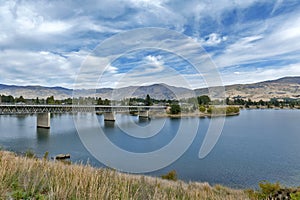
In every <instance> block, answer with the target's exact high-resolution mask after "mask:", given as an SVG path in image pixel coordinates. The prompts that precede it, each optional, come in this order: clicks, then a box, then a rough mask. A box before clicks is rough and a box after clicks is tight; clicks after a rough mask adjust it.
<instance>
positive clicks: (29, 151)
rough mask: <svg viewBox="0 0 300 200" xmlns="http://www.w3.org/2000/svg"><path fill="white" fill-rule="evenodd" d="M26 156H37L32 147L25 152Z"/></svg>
mask: <svg viewBox="0 0 300 200" xmlns="http://www.w3.org/2000/svg"><path fill="white" fill-rule="evenodd" d="M25 157H27V158H35V157H36V156H35V154H34V152H33V151H32V150H31V149H28V150H27V151H26V152H25Z"/></svg>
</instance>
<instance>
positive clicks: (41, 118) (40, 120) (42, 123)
mask: <svg viewBox="0 0 300 200" xmlns="http://www.w3.org/2000/svg"><path fill="white" fill-rule="evenodd" d="M37 127H38V128H48V129H49V128H50V113H38V114H37Z"/></svg>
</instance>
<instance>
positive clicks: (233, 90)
mask: <svg viewBox="0 0 300 200" xmlns="http://www.w3.org/2000/svg"><path fill="white" fill-rule="evenodd" d="M225 90H226V96H227V97H231V98H234V97H240V98H244V99H248V98H250V99H252V100H257V101H258V100H260V99H262V100H269V99H270V98H300V77H284V78H280V79H277V80H269V81H264V82H259V83H252V84H236V85H229V86H226V87H225ZM76 93H77V94H78V95H80V96H83V97H88V96H96V97H101V98H103V99H104V98H108V99H112V98H113V99H123V98H129V97H140V98H145V96H146V95H147V94H149V95H150V96H151V97H152V98H155V99H181V98H188V97H191V96H193V94H196V95H197V96H199V95H204V94H208V89H207V88H200V89H196V90H194V91H193V90H191V89H187V88H183V87H174V86H169V85H166V84H153V85H149V86H130V87H124V88H118V89H112V88H98V89H94V90H92V89H82V90H77V91H76ZM0 94H4V95H12V96H14V97H19V96H21V95H22V96H23V97H25V98H31V99H32V98H36V97H39V98H47V97H48V96H51V95H53V96H55V98H57V99H63V98H68V97H72V94H73V90H72V89H68V88H62V87H43V86H15V85H1V84H0Z"/></svg>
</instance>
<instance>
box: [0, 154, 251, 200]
mask: <svg viewBox="0 0 300 200" xmlns="http://www.w3.org/2000/svg"><path fill="white" fill-rule="evenodd" d="M0 178H1V180H2V181H1V182H0V199H153V200H154V199H155V200H156V199H216V200H223V199H225V200H226V199H228V200H229V199H249V198H248V194H247V193H246V192H245V190H242V189H232V188H229V187H226V186H222V185H214V186H211V185H209V184H208V183H207V182H189V183H187V182H183V181H181V180H171V179H169V180H167V179H162V178H160V177H151V176H147V175H136V174H128V173H121V172H118V171H116V170H113V169H109V168H94V167H91V166H89V165H79V164H73V163H71V164H66V163H63V162H61V161H55V162H53V161H49V160H48V159H46V158H29V157H24V156H20V155H17V154H15V153H13V152H9V151H4V150H0Z"/></svg>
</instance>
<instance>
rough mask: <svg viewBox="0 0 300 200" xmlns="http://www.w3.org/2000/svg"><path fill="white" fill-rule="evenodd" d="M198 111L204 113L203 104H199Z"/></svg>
mask: <svg viewBox="0 0 300 200" xmlns="http://www.w3.org/2000/svg"><path fill="white" fill-rule="evenodd" d="M199 111H200V112H203V113H204V112H205V111H206V108H205V106H203V105H201V106H199Z"/></svg>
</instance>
